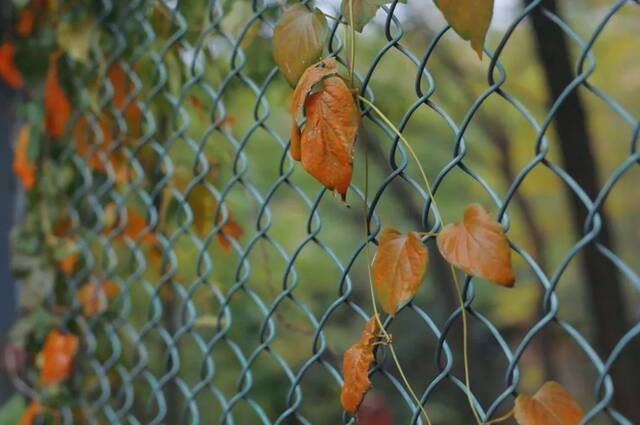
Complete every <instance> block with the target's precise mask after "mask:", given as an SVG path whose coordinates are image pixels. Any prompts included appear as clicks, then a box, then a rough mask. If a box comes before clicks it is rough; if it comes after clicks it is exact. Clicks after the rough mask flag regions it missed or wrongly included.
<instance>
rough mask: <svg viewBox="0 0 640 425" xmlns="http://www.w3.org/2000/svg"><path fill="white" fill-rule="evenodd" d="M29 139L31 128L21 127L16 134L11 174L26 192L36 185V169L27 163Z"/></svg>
mask: <svg viewBox="0 0 640 425" xmlns="http://www.w3.org/2000/svg"><path fill="white" fill-rule="evenodd" d="M30 138H31V128H30V127H29V126H28V125H23V126H22V128H20V131H19V132H18V143H17V144H16V150H15V153H14V155H13V172H14V174H15V175H16V176H17V177H18V179H20V182H22V187H24V188H25V189H26V190H29V189H31V188H33V186H34V185H35V183H36V175H37V172H38V168H37V167H36V164H34V163H32V162H30V161H29V154H28V149H29V139H30Z"/></svg>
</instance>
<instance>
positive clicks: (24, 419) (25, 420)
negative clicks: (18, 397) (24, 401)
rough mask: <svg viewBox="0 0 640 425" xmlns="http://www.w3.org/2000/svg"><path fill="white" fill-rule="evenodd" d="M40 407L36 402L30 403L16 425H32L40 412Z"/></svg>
mask: <svg viewBox="0 0 640 425" xmlns="http://www.w3.org/2000/svg"><path fill="white" fill-rule="evenodd" d="M42 410H43V409H42V406H41V405H40V403H38V402H37V401H32V402H31V403H29V406H27V408H26V409H25V410H24V412H22V416H21V417H20V422H18V425H32V424H33V423H34V422H35V420H36V418H37V417H38V415H39V414H40V413H41V412H42Z"/></svg>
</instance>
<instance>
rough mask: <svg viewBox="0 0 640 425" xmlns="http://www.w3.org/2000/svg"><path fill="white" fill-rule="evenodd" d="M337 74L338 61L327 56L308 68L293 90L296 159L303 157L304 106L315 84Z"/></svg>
mask: <svg viewBox="0 0 640 425" xmlns="http://www.w3.org/2000/svg"><path fill="white" fill-rule="evenodd" d="M335 75H338V62H336V60H335V59H334V58H327V59H325V60H323V61H322V62H318V63H317V64H315V65H313V66H310V67H309V68H307V70H306V71H305V72H304V74H302V77H300V81H298V85H297V86H296V89H295V90H294V92H293V96H292V97H291V156H292V157H293V159H295V160H296V161H300V160H301V159H302V153H301V150H300V138H301V132H300V126H299V125H298V117H299V116H300V114H301V113H303V114H304V111H303V107H304V106H305V103H306V101H307V98H308V97H309V94H310V93H311V90H312V88H313V86H314V85H316V84H318V83H319V82H321V81H322V80H324V79H325V78H328V77H330V76H335Z"/></svg>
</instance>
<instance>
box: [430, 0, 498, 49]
mask: <svg viewBox="0 0 640 425" xmlns="http://www.w3.org/2000/svg"><path fill="white" fill-rule="evenodd" d="M434 2H435V3H436V6H438V9H440V10H441V11H442V14H443V15H444V18H445V19H446V20H447V22H448V23H449V25H451V27H452V28H453V29H454V30H455V32H457V33H458V35H459V36H460V37H462V38H463V39H465V40H469V41H471V47H472V48H473V50H475V51H476V53H477V54H478V56H479V57H480V59H482V48H483V47H484V39H485V36H486V35H487V30H488V29H489V24H490V23H491V17H492V16H493V0H434Z"/></svg>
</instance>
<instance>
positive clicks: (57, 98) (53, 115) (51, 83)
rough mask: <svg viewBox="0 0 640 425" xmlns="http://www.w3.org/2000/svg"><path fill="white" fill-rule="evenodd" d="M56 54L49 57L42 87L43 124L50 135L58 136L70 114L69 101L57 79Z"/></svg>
mask: <svg viewBox="0 0 640 425" xmlns="http://www.w3.org/2000/svg"><path fill="white" fill-rule="evenodd" d="M58 57H59V55H58V54H55V53H54V54H52V55H51V57H50V58H49V71H48V72H47V81H46V83H45V88H44V108H45V124H46V129H47V132H48V133H49V135H50V136H51V137H54V138H59V137H62V135H63V134H64V128H65V126H66V125H67V121H68V120H69V116H71V102H69V99H68V98H67V96H66V95H65V93H64V90H63V89H62V86H60V82H59V81H58Z"/></svg>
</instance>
